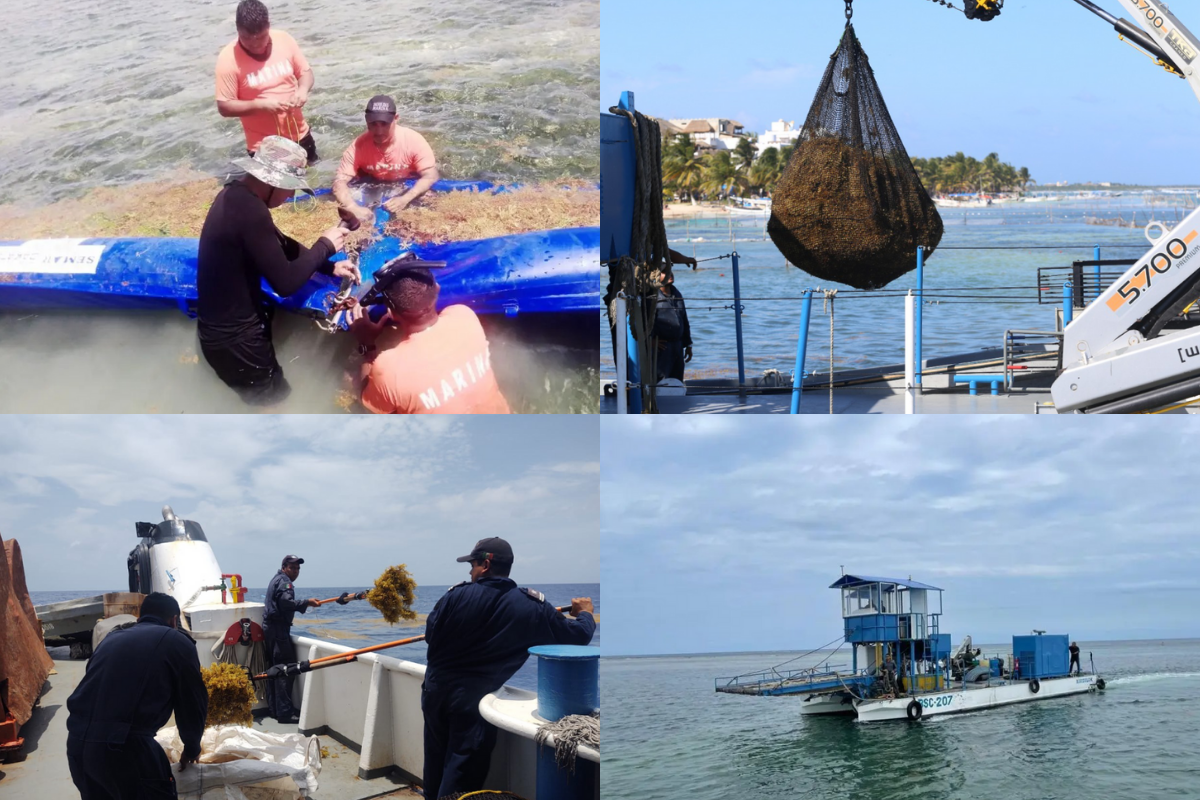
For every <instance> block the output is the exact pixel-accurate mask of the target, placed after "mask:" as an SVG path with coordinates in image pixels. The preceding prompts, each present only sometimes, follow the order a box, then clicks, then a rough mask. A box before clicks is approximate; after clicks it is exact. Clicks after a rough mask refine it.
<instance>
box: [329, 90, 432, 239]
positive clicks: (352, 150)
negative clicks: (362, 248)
mask: <svg viewBox="0 0 1200 800" xmlns="http://www.w3.org/2000/svg"><path fill="white" fill-rule="evenodd" d="M366 118H367V131H366V133H363V134H361V135H360V136H359V137H358V138H357V139H355V140H354V141H353V142H351V144H350V146H349V147H347V148H346V151H345V152H344V153H342V161H341V163H340V164H339V165H338V170H337V174H336V175H335V176H334V178H333V196H334V197H335V198H336V199H337V201H338V205H339V206H341V207H342V208H343V209H345V210H346V211H348V212H350V213H351V214H353V215H354V216H355V217H357V218H358V220H359V222H361V223H362V224H363V225H372V224H374V222H375V215H374V214H373V213H372V212H371V210H370V209H369V208H366V207H365V206H361V205H359V204H358V203H357V202H355V200H354V197H353V196H352V195H351V194H350V181H351V180H353V179H354V178H372V179H374V180H377V181H388V182H391V181H404V180H409V179H410V178H411V179H415V180H416V183H414V184H413V186H412V188H411V189H409V190H408V191H406V192H405V193H404V194H401V195H399V196H397V197H393V198H392V199H390V200H388V201H387V202H386V203H384V204H383V207H384V208H385V209H387V210H388V211H390V212H391V213H393V214H399V213H400V212H401V211H403V210H404V209H406V208H408V206H409V205H410V204H411V203H412V202H413V201H415V200H416V199H417V198H419V197H420V196H421V195H423V194H425V193H426V192H427V191H429V189H430V187H432V186H433V185H434V184H435V183H437V181H438V178H439V177H440V175H439V173H438V168H437V159H435V158H434V155H433V148H432V147H430V146H429V143H428V142H427V141H425V137H424V136H422V135H421V134H419V133H417V132H416V131H414V130H413V129H412V128H405V127H403V126H401V125H397V124H396V103H395V102H394V101H393V100H392V98H390V97H388V96H387V95H385V94H377V95H375V96H374V97H372V98H371V100H370V101H369V102H368V103H367V111H366Z"/></svg>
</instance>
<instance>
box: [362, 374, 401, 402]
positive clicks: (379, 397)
mask: <svg viewBox="0 0 1200 800" xmlns="http://www.w3.org/2000/svg"><path fill="white" fill-rule="evenodd" d="M375 371H376V370H375V368H374V367H372V368H371V374H370V375H369V376H368V377H367V382H366V383H364V384H363V390H362V404H363V406H364V407H365V408H366V409H367V410H368V411H370V412H371V413H372V414H395V413H396V406H395V405H394V404H393V403H392V402H391V400H389V399H388V398H387V397H386V396H385V395H384V393H383V391H382V390H381V389H380V388H379V386H378V383H381V381H378V380H377V378H376V375H375Z"/></svg>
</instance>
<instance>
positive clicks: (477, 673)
mask: <svg viewBox="0 0 1200 800" xmlns="http://www.w3.org/2000/svg"><path fill="white" fill-rule="evenodd" d="M457 560H458V561H459V562H460V563H466V562H469V563H470V565H471V580H470V581H464V582H462V583H460V584H458V585H457V586H452V587H451V588H450V590H449V591H447V592H446V594H445V595H443V596H442V599H440V600H438V602H437V605H436V606H434V609H433V611H431V612H430V613H429V618H428V620H427V621H426V623H425V643H426V644H427V645H429V653H428V655H427V657H426V663H427V666H426V668H425V682H424V683H423V684H422V685H421V711H422V712H423V713H424V715H425V766H424V774H423V776H422V777H423V780H424V790H425V797H426V800H437V798H441V797H446V796H447V795H453V794H456V793H458V792H475V791H479V790H480V789H482V788H483V781H484V778H486V777H487V771H488V766H489V764H490V763H491V755H492V749H493V748H494V747H495V746H496V728H495V726H493V725H491V724H489V723H487V722H484V720H483V717H482V716H481V715H480V713H479V701H480V700H482V699H483V696H484V695H486V694H488V693H490V692H494V691H496V690H498V689H499V688H500V687H501V686H503V685H504V682H505V681H507V680H508V679H509V678H511V677H512V676H513V675H514V674H515V673H516V671H517V670H518V669H520V668H521V665H522V664H524V663H525V659H527V658H528V657H529V648H530V647H534V646H536V645H542V644H575V645H585V644H587V643H588V642H590V641H591V640H592V635H593V634H594V633H595V631H596V621H595V619H594V618H593V617H592V600H591V598H590V597H576V598H574V599H572V600H571V616H573V617H575V619H573V620H571V619H567V618H566V617H564V616H563V615H562V614H560V613H559V612H558V610H557V609H555V607H554V606H552V605H550V604H549V603H548V602H546V598H545V597H544V596H543V595H542V594H541V592H535V591H534V590H533V589H520V588H517V584H516V583H515V582H514V581H513V580H512V579H511V578H509V577H508V574H509V571H510V570H511V569H512V564H513V551H512V547H511V546H510V545H509V543H508V542H506V541H505V540H504V539H500V538H491V539H482V540H480V541H479V542H477V543H476V544H475V548H474V549H473V550H472V551H471V553H470V554H469V555H465V556H463V557H461V558H459V559H457Z"/></svg>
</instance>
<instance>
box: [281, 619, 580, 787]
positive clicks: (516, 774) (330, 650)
mask: <svg viewBox="0 0 1200 800" xmlns="http://www.w3.org/2000/svg"><path fill="white" fill-rule="evenodd" d="M292 641H293V642H294V643H295V645H296V654H297V656H299V657H300V658H302V659H306V660H309V661H312V660H313V659H316V658H320V657H321V656H326V655H333V654H336V653H346V652H349V651H350V650H353V649H354V648H352V647H347V646H345V645H339V644H333V643H332V642H326V641H322V640H320V639H314V638H310V637H308V636H299V635H294V636H292ZM424 680H425V665H424V664H417V663H414V662H412V661H404V660H402V659H399V658H394V657H392V656H387V655H382V654H380V653H366V654H363V655H361V656H359V657H358V659H357V660H356V661H352V662H348V663H346V664H341V665H339V666H338V667H337V668H335V669H323V670H316V671H313V672H308V673H305V674H302V675H301V676H300V677H299V681H300V683H301V687H300V688H301V692H302V695H301V704H300V725H299V727H300V730H301V731H302V732H306V733H308V732H312V733H325V734H327V735H329V736H330V737H332V738H334V739H336V740H338V741H340V742H341V743H342V744H344V745H346V746H348V747H350V748H351V749H353V750H357V751H358V752H359V760H358V774H359V777H360V778H363V779H370V778H374V777H378V776H381V775H386V774H388V773H390V772H392V771H393V770H398V771H399V772H400V773H401V774H402V775H403V776H404V777H405V778H406V779H408V780H412V781H418V782H419V778H420V775H421V772H422V769H423V766H424V763H423V762H424V757H425V750H424V733H423V730H424V721H423V716H422V713H421V684H422V683H423V682H424ZM584 757H585V758H586V757H587V755H585V756H584ZM487 780H488V783H487V785H488V786H489V787H494V788H498V789H503V790H506V791H509V792H512V793H514V794H517V795H520V796H522V797H533V796H534V795H535V792H536V786H537V769H536V745H535V744H534V742H533V741H532V739H529V738H527V737H525V736H523V735H522V734H521V733H518V732H516V731H506V730H501V731H499V739H498V742H497V747H496V749H495V751H494V752H493V755H492V766H491V769H490V771H489V773H488V778H487Z"/></svg>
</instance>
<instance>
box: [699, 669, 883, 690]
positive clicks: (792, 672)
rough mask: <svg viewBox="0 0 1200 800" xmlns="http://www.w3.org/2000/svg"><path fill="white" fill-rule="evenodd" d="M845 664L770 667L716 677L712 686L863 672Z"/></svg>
mask: <svg viewBox="0 0 1200 800" xmlns="http://www.w3.org/2000/svg"><path fill="white" fill-rule="evenodd" d="M846 666H847V665H845V664H835V665H833V666H832V667H831V666H829V665H826V664H822V665H820V666H819V667H807V668H805V669H789V670H782V671H780V670H777V669H775V668H774V667H772V668H771V669H769V670H765V671H763V672H751V673H746V674H744V675H733V676H729V677H723V678H716V679H714V681H713V684H714V688H720V687H722V686H726V687H728V686H760V685H763V684H771V683H774V684H778V685H779V686H783V685H784V684H787V683H799V682H816V681H818V680H839V679H841V678H843V677H846V676H851V677H857V676H858V675H859V674H865V673H863V672H862V670H859V672H858V673H855V672H853V671H847V670H846Z"/></svg>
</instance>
